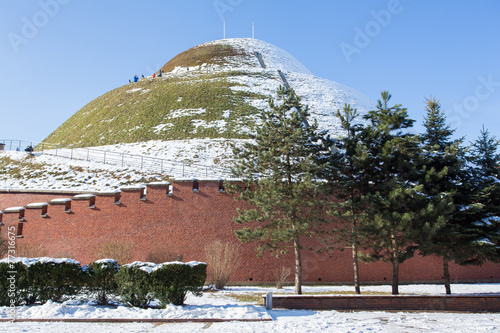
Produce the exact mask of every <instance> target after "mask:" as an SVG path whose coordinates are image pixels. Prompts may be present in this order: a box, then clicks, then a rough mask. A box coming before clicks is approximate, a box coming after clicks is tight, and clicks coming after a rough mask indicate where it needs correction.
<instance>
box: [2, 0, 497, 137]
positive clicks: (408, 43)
mask: <svg viewBox="0 0 500 333" xmlns="http://www.w3.org/2000/svg"><path fill="white" fill-rule="evenodd" d="M499 17H500V1H498V0H476V1H464V0H455V1H432V0H400V1H397V0H383V1H379V0H372V1H368V0H365V1H361V0H350V1H333V0H332V1H319V0H309V1H293V0H292V1H290V0H288V1H284V0H267V1H262V0H176V1H173V0H141V1H137V0H133V1H132V0H105V1H104V0H85V1H83V0H40V1H38V0H0V50H1V58H0V74H1V86H0V110H1V120H0V122H1V124H2V128H1V134H0V139H23V140H33V141H41V140H42V139H44V138H45V137H46V136H48V135H49V134H50V133H51V132H52V131H53V130H55V129H56V128H57V127H58V126H59V125H61V124H62V123H63V122H64V121H65V120H67V119H68V118H69V117H70V116H71V115H73V114H74V113H75V112H77V111H78V110H79V109H80V108H81V107H83V106H84V105H85V104H87V103H88V102H90V101H91V100H93V99H94V98H96V97H98V96H100V95H102V94H104V93H105V92H107V91H109V90H111V89H113V88H116V87H119V86H121V85H123V84H126V83H128V80H129V79H131V78H132V76H133V75H134V74H138V75H141V74H144V75H146V74H148V75H149V74H151V73H152V71H153V70H157V69H158V68H159V67H160V66H162V65H163V64H164V63H166V62H167V61H168V60H169V59H171V58H172V57H174V56H175V55H176V54H178V53H180V52H182V51H184V50H186V49H188V48H190V47H192V46H195V45H198V44H201V43H204V42H208V41H212V40H216V39H221V38H222V31H223V30H222V26H223V25H222V20H223V19H225V20H226V37H228V38H232V37H251V33H252V29H251V28H252V22H255V38H258V39H261V40H264V41H267V42H269V43H271V44H274V45H276V46H279V47H281V48H282V49H284V50H286V51H288V52H289V53H290V54H292V55H293V56H295V57H296V58H297V59H298V60H300V61H301V62H302V63H303V64H304V65H305V66H306V67H308V68H309V69H310V70H311V72H312V73H313V74H315V75H317V76H321V77H324V78H327V79H330V80H333V81H336V82H339V83H342V84H345V85H348V86H350V87H352V88H355V89H357V90H359V91H360V92H362V93H364V94H365V95H367V96H368V97H370V98H372V99H373V100H377V99H378V98H379V96H380V91H382V90H389V92H390V93H391V94H392V96H393V98H392V101H393V102H394V103H401V104H403V106H405V107H407V108H408V111H409V114H410V117H411V118H413V119H415V120H416V121H417V122H416V124H417V125H416V130H417V131H421V129H422V127H421V123H422V120H423V116H424V114H425V112H424V97H429V96H431V95H435V96H436V97H437V98H438V99H439V100H440V101H441V104H442V106H443V109H444V110H446V111H447V116H448V119H449V120H450V122H452V124H453V126H454V127H456V128H457V135H459V136H466V138H467V139H468V140H473V139H475V138H477V136H478V135H479V131H480V129H481V127H482V125H483V124H484V125H485V126H486V127H487V128H488V129H489V130H490V132H491V133H492V134H493V135H495V136H497V138H500V129H499V123H500V122H499V119H500V117H499V116H498V114H499V111H500V40H499V35H500V19H499Z"/></svg>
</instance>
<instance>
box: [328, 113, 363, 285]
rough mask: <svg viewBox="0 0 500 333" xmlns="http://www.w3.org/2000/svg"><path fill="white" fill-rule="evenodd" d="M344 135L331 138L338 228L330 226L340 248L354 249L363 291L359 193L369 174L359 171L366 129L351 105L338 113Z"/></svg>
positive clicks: (332, 186)
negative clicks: (361, 138) (359, 247)
mask: <svg viewBox="0 0 500 333" xmlns="http://www.w3.org/2000/svg"><path fill="white" fill-rule="evenodd" d="M336 116H337V118H338V119H339V120H340V125H341V126H340V127H341V129H342V130H343V131H344V135H343V136H341V137H340V138H336V139H333V140H332V145H333V147H335V149H334V151H333V152H332V154H331V158H330V163H329V166H330V168H329V170H328V175H327V176H326V177H325V178H326V179H328V180H329V184H330V189H331V195H332V197H334V198H335V200H334V202H333V203H332V209H331V212H330V213H331V214H332V215H334V216H336V217H338V218H339V219H340V220H339V221H337V223H336V227H335V228H331V232H332V234H333V237H334V239H336V240H337V241H340V243H341V247H342V248H343V247H344V246H349V247H351V250H352V264H353V280H354V289H355V292H356V294H360V293H361V288H360V280H359V264H358V243H359V241H360V235H359V233H358V232H357V228H358V223H359V219H360V215H361V213H362V211H363V210H364V204H363V203H362V202H361V200H360V196H361V195H362V194H363V193H366V191H367V190H368V187H367V184H368V182H367V177H366V175H365V174H363V173H362V172H360V168H359V165H358V163H357V148H358V144H359V134H360V132H361V130H362V129H363V127H362V125H361V124H359V123H357V117H358V113H357V110H356V109H352V108H351V106H350V105H349V104H345V105H344V108H343V110H342V111H341V110H340V109H339V110H337V112H336Z"/></svg>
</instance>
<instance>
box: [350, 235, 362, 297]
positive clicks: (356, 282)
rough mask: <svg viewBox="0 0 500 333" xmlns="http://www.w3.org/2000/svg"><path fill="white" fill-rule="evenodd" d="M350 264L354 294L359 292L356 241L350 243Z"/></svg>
mask: <svg viewBox="0 0 500 333" xmlns="http://www.w3.org/2000/svg"><path fill="white" fill-rule="evenodd" d="M352 266H353V268H354V290H355V291H356V294H358V295H359V294H361V288H360V286H359V269H358V244H357V243H356V241H354V242H353V243H352Z"/></svg>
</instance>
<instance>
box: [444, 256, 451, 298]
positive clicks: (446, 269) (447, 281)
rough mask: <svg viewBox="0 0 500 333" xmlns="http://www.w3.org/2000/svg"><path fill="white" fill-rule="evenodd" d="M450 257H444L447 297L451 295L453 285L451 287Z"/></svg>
mask: <svg viewBox="0 0 500 333" xmlns="http://www.w3.org/2000/svg"><path fill="white" fill-rule="evenodd" d="M448 262H449V261H448V257H446V256H444V257H443V272H444V287H445V289H446V295H450V294H451V285H450V270H449V267H448Z"/></svg>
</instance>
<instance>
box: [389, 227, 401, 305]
mask: <svg viewBox="0 0 500 333" xmlns="http://www.w3.org/2000/svg"><path fill="white" fill-rule="evenodd" d="M391 237H392V259H391V261H392V294H393V295H399V256H398V243H397V239H396V237H397V236H396V233H394V234H393V235H392V236H391Z"/></svg>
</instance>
